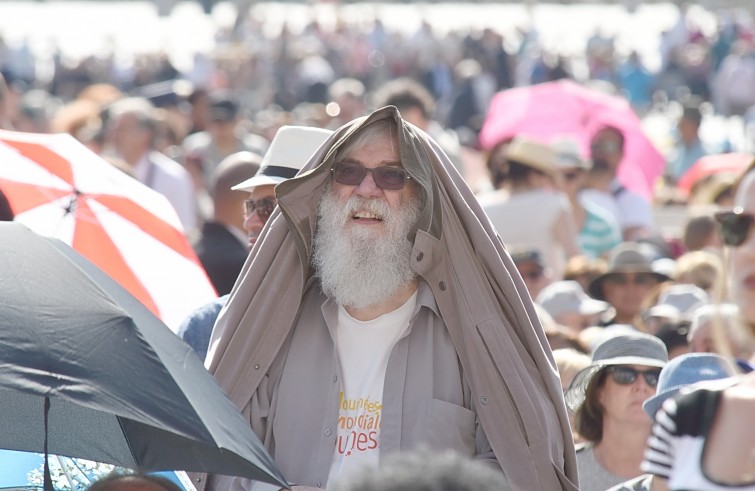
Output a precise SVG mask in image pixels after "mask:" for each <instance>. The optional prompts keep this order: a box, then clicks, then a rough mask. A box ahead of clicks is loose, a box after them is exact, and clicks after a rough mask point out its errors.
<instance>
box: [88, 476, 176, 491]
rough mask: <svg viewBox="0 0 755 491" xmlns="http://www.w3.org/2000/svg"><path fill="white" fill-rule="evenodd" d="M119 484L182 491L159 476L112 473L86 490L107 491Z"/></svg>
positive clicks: (171, 482) (168, 480)
mask: <svg viewBox="0 0 755 491" xmlns="http://www.w3.org/2000/svg"><path fill="white" fill-rule="evenodd" d="M121 482H127V483H133V484H154V485H157V486H160V487H162V488H163V489H165V491H182V490H181V487H180V486H178V485H177V484H175V483H174V482H173V481H171V480H170V479H167V478H165V477H160V476H148V475H145V474H140V473H132V474H122V473H120V472H117V471H113V472H111V473H110V474H108V475H107V476H105V477H103V478H102V479H99V480H98V481H96V482H95V483H94V484H92V485H91V486H89V488H87V490H88V491H109V490H111V489H112V488H113V487H115V486H116V485H117V484H119V483H121Z"/></svg>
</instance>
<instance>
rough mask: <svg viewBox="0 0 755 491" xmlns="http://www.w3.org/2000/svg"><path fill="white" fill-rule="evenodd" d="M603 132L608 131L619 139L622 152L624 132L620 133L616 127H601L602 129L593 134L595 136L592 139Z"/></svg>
mask: <svg viewBox="0 0 755 491" xmlns="http://www.w3.org/2000/svg"><path fill="white" fill-rule="evenodd" d="M604 131H610V132H612V133H614V134H615V135H616V136H618V137H619V145H620V146H621V149H622V150H623V149H624V132H623V131H621V130H620V129H618V128H617V127H615V126H610V125H606V126H602V127H600V128H598V131H596V132H595V134H594V135H593V138H595V136H597V135H598V133H602V132H604Z"/></svg>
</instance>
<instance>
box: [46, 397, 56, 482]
mask: <svg viewBox="0 0 755 491" xmlns="http://www.w3.org/2000/svg"><path fill="white" fill-rule="evenodd" d="M49 413H50V398H49V397H45V446H44V450H45V466H44V491H54V488H53V485H52V477H51V476H50V455H49V454H48V453H47V416H48V414H49Z"/></svg>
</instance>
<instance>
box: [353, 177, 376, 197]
mask: <svg viewBox="0 0 755 491" xmlns="http://www.w3.org/2000/svg"><path fill="white" fill-rule="evenodd" d="M381 192H382V189H380V188H379V187H378V185H377V184H376V183H375V179H373V177H372V172H368V173H367V175H366V176H364V179H362V182H360V183H359V186H357V193H358V194H359V195H360V196H364V197H373V196H378V195H379V194H380V193H381Z"/></svg>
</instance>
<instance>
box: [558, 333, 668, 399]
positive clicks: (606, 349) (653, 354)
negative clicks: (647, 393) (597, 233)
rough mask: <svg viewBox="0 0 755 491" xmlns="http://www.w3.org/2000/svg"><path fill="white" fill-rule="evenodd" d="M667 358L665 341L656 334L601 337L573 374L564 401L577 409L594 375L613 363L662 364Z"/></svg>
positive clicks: (648, 365) (654, 365) (651, 365)
mask: <svg viewBox="0 0 755 491" xmlns="http://www.w3.org/2000/svg"><path fill="white" fill-rule="evenodd" d="M667 362H668V352H667V351H666V345H664V344H663V342H662V341H661V340H660V339H658V338H657V337H655V336H651V335H650V334H645V333H641V332H635V333H626V334H620V335H618V336H613V337H610V338H608V339H606V340H604V341H602V342H601V343H600V344H598V346H596V347H595V350H593V352H592V363H590V365H589V366H587V367H586V368H583V369H582V370H580V371H579V372H577V375H575V376H574V380H572V383H571V385H569V389H567V391H566V394H564V400H565V401H566V405H567V406H568V407H569V409H571V410H572V411H576V410H577V409H579V407H580V406H581V405H582V403H583V402H584V400H585V391H586V390H587V386H588V385H589V384H590V381H591V380H592V379H593V377H594V376H595V375H596V374H597V373H598V372H600V371H601V370H602V369H604V368H606V367H609V366H612V365H641V366H647V367H659V368H661V367H663V366H664V365H665V364H666V363H667Z"/></svg>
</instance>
